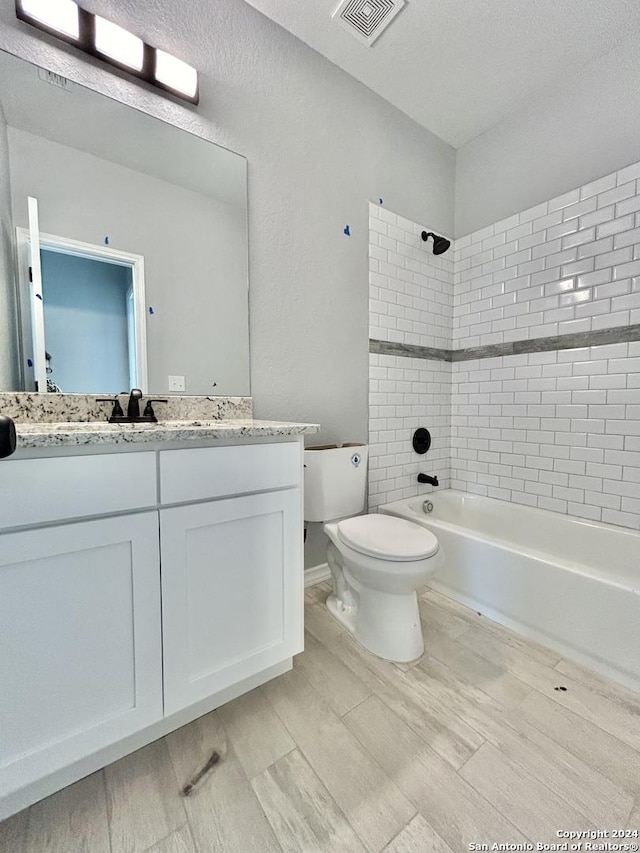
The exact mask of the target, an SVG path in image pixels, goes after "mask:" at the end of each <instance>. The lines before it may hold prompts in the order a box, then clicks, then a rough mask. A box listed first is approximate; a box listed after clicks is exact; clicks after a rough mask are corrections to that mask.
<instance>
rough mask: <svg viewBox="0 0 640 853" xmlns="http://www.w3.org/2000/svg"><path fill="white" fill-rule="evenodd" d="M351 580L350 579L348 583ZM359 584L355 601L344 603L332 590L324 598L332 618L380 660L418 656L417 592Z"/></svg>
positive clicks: (421, 647)
mask: <svg viewBox="0 0 640 853" xmlns="http://www.w3.org/2000/svg"><path fill="white" fill-rule="evenodd" d="M345 574H346V572H345ZM354 581H355V579H353V581H352V579H349V584H351V583H352V582H354ZM356 583H357V582H356ZM358 587H359V588H358V590H357V594H358V599H359V601H358V602H357V603H355V602H354V603H353V604H351V603H347V604H345V603H344V602H343V601H342V600H341V599H339V598H337V597H336V595H335V593H332V594H331V595H330V596H329V597H328V598H327V609H328V610H329V613H331V615H332V616H333V617H334V619H336V620H337V621H338V622H339V623H340V624H341V625H342V626H343V627H344V628H346V629H347V631H349V633H350V634H353V636H354V638H355V639H356V640H357V641H358V642H359V643H360V645H361V646H363V647H364V648H365V649H366V650H367V651H369V652H371V653H372V654H374V655H376V656H377V657H379V658H383V660H388V661H393V662H395V663H410V662H411V661H414V660H417V659H418V658H419V657H421V655H422V654H423V653H424V640H423V638H422V628H421V626H420V613H419V610H418V596H417V595H416V593H415V592H411V593H404V594H395V593H388V592H380V591H379V590H375V589H365V588H364V587H362V586H361V585H360V584H358Z"/></svg>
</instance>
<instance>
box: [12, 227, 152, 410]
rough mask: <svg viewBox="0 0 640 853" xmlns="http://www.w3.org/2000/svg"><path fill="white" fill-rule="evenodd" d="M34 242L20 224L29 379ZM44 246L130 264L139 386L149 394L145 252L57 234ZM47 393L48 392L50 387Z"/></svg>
mask: <svg viewBox="0 0 640 853" xmlns="http://www.w3.org/2000/svg"><path fill="white" fill-rule="evenodd" d="M30 245H31V237H30V234H29V229H28V228H23V227H22V226H18V227H17V228H16V250H17V255H18V289H19V291H18V292H19V303H20V316H21V325H22V329H21V332H22V333H21V339H22V340H21V350H22V358H21V362H22V369H23V375H25V378H26V377H28V375H29V374H28V369H27V368H26V366H25V357H26V352H25V345H26V342H27V341H28V340H30V339H31V335H30V324H31V322H32V320H31V300H30V299H28V298H27V294H29V296H30V294H31V291H30V287H31V284H30V281H29V266H30V251H29V249H30ZM40 248H41V249H47V250H48V251H50V252H59V253H60V254H62V255H74V256H76V257H82V258H92V259H95V260H101V261H109V262H110V263H112V264H115V265H117V266H122V267H128V268H129V269H130V270H131V281H132V286H133V313H134V325H135V345H136V374H137V382H138V386H137V387H138V388H140V390H141V391H142V392H143V393H147V391H148V382H149V377H148V372H147V329H146V310H147V300H146V295H145V277H144V255H136V254H134V253H133V252H123V251H121V250H119V249H113V248H112V247H111V246H100V245H95V244H93V243H84V242H82V241H80V240H71V239H70V238H68V237H58V236H56V235H55V234H40ZM44 392H45V393H46V388H45V389H44Z"/></svg>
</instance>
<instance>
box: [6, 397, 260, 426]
mask: <svg viewBox="0 0 640 853" xmlns="http://www.w3.org/2000/svg"><path fill="white" fill-rule="evenodd" d="M102 396H105V397H108V396H110V395H108V394H105V395H102ZM111 396H112V395H111ZM148 396H149V395H146V394H145V395H144V397H143V398H142V402H141V408H140V411H142V410H143V408H144V405H145V402H146V400H147V397H148ZM153 396H154V397H161V396H163V395H162V394H154V395H153ZM96 397H97V395H96V394H34V393H31V392H29V391H15V392H4V393H0V414H2V415H8V416H9V417H10V418H13V419H14V420H15V422H16V423H25V424H26V423H37V422H39V423H42V422H46V423H48V424H50V423H62V422H63V421H64V422H65V423H76V422H83V421H90V422H94V421H103V422H105V421H106V420H107V418H108V417H109V415H110V414H111V409H112V408H113V403H111V402H108V401H107V402H106V403H99V402H98V401H97V399H96ZM118 399H119V400H120V403H121V405H122V407H123V408H124V409H125V410H126V408H127V400H128V395H126V394H119V395H118ZM156 414H157V416H158V417H159V418H162V419H164V420H167V421H195V420H202V421H217V420H232V421H240V420H246V419H251V418H252V417H253V401H252V399H251V397H195V396H188V397H187V396H177V395H168V396H167V398H166V403H157V404H156Z"/></svg>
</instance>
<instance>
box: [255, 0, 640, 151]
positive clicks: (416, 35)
mask: <svg viewBox="0 0 640 853" xmlns="http://www.w3.org/2000/svg"><path fill="white" fill-rule="evenodd" d="M247 2H248V3H250V5H251V6H253V7H254V8H256V9H258V10H259V11H260V12H262V13H263V14H264V15H266V16H267V17H269V18H271V19H272V20H273V21H275V22H276V23H278V24H280V26H282V27H284V28H285V29H286V30H288V31H289V32H290V33H292V34H293V35H295V36H297V37H298V38H299V39H301V40H302V41H303V42H305V43H306V44H308V45H309V46H310V47H312V48H313V49H314V50H316V51H318V53H321V54H322V55H323V56H325V57H326V58H327V59H329V60H331V62H333V63H334V64H335V65H337V66H339V67H340V68H342V69H344V70H345V71H347V72H348V73H349V74H351V75H352V76H353V77H355V78H356V79H357V80H360V82H362V83H364V84H365V85H366V86H368V87H369V88H370V89H372V90H373V91H374V92H376V93H377V94H379V95H381V96H382V97H383V98H385V100H387V101H389V102H390V103H392V104H393V105H394V106H396V107H398V108H399V109H400V110H402V111H403V112H404V113H406V114H407V115H408V116H410V117H411V118H412V119H414V120H415V121H417V122H418V123H419V124H421V125H422V126H423V127H426V128H427V129H428V130H430V131H432V132H433V133H435V134H436V135H437V136H440V137H441V138H442V139H444V140H445V141H446V142H448V143H450V144H451V145H453V146H454V147H456V148H459V147H460V146H462V145H464V144H465V143H466V142H469V141H470V140H471V139H473V138H475V137H476V136H478V135H479V134H481V133H483V132H484V131H485V130H488V129H489V128H491V127H493V126H494V125H496V124H498V123H499V122H500V121H502V120H503V119H504V118H505V117H506V116H507V115H509V114H510V113H512V112H514V111H515V110H517V109H518V108H519V107H520V106H521V105H523V104H524V103H526V101H527V100H528V99H530V98H531V97H533V96H535V95H536V94H538V93H539V92H543V91H544V90H546V89H549V88H552V87H553V86H554V85H555V84H557V83H558V82H560V81H562V80H563V79H564V78H565V77H567V76H568V75H570V74H572V73H573V72H575V71H579V68H580V66H582V65H585V64H586V63H588V62H590V61H592V60H594V59H595V58H596V57H598V56H599V55H601V54H604V53H607V52H608V51H610V50H611V49H612V48H613V47H614V46H615V45H616V44H617V43H618V42H620V41H622V40H623V39H626V38H629V37H631V36H633V35H638V34H640V3H638V0H408V3H407V5H406V6H405V7H404V9H402V11H401V12H400V14H399V15H398V16H397V17H396V19H395V20H394V21H392V23H391V24H390V26H389V27H388V29H386V30H385V31H384V32H383V33H382V35H381V36H380V38H379V39H378V40H377V41H376V42H375V44H374V45H373V46H372V47H366V46H365V45H363V44H361V43H360V42H358V41H357V40H356V39H355V38H353V37H352V36H351V35H350V34H349V33H348V32H345V30H344V29H342V27H341V26H340V25H339V24H338V23H337V22H336V21H333V20H332V18H331V14H332V13H333V11H334V9H335V8H336V6H337V5H338V0H305V2H301V0H247Z"/></svg>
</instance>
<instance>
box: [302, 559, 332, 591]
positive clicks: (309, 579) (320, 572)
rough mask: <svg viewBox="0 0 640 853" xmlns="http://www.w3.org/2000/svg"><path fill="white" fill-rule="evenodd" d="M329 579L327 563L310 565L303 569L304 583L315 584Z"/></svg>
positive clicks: (306, 584) (329, 570)
mask: <svg viewBox="0 0 640 853" xmlns="http://www.w3.org/2000/svg"><path fill="white" fill-rule="evenodd" d="M330 579H331V569H330V568H329V565H328V563H320V565H319V566H312V567H311V568H310V569H305V571H304V585H305V588H306V587H308V586H315V585H316V584H317V583H322V582H323V581H328V580H330Z"/></svg>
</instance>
